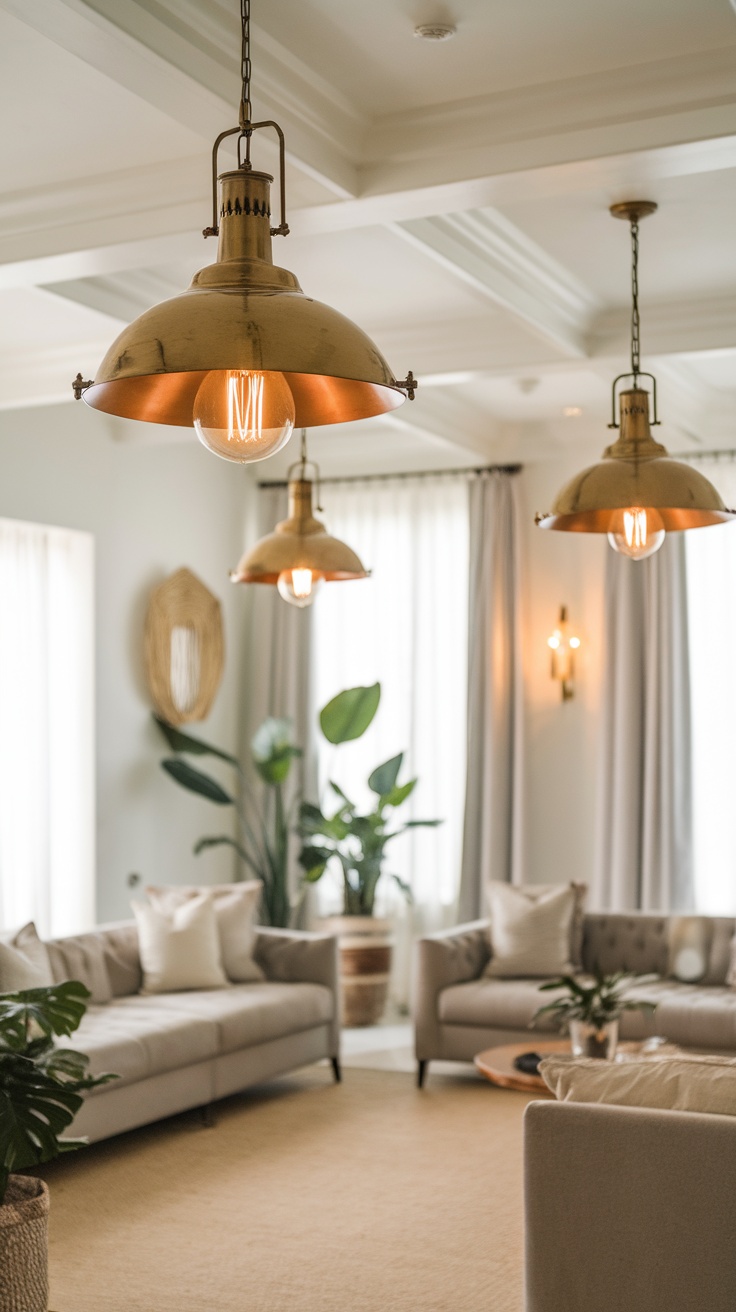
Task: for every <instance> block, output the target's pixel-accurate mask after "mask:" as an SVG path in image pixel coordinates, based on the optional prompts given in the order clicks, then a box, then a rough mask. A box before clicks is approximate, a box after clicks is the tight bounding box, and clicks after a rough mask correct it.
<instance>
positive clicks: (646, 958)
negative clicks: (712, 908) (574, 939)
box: [583, 911, 736, 984]
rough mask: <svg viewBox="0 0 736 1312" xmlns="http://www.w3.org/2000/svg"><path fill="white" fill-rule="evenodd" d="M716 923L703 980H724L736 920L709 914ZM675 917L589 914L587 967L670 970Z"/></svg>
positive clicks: (585, 943)
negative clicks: (670, 941) (670, 940)
mask: <svg viewBox="0 0 736 1312" xmlns="http://www.w3.org/2000/svg"><path fill="white" fill-rule="evenodd" d="M708 919H711V920H712V924H713V939H712V944H711V950H710V964H709V968H708V973H707V975H706V978H705V980H704V981H703V983H706V984H724V983H725V981H726V975H727V973H728V963H729V951H730V944H731V939H732V937H733V934H734V931H736V920H732V919H728V918H726V917H715V916H714V917H708ZM671 920H672V917H670V916H666V915H657V914H656V913H654V914H652V913H649V912H643V911H626V912H622V913H620V914H619V913H614V912H594V913H592V914H588V915H586V917H585V923H584V928H583V966H584V968H585V969H586V970H590V971H593V970H596V969H599V970H602V971H603V972H604V973H605V974H609V973H613V972H614V971H617V970H627V971H631V972H632V973H634V974H636V975H648V974H656V975H662V976H666V975H667V973H668V956H669V926H670V921H671Z"/></svg>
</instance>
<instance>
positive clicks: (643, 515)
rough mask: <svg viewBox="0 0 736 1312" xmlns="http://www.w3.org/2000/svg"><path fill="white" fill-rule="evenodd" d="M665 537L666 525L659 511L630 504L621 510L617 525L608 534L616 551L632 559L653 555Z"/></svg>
mask: <svg viewBox="0 0 736 1312" xmlns="http://www.w3.org/2000/svg"><path fill="white" fill-rule="evenodd" d="M664 538H665V531H664V526H663V524H662V519H661V517H660V516H659V515H658V514H657V511H656V510H644V509H643V508H642V507H641V506H629V507H628V509H626V510H621V511H619V514H618V516H617V522H616V525H615V527H614V529H613V530H612V531H611V532H610V533H609V534H608V541H609V542H610V544H611V546H612V547H613V549H614V551H618V552H620V553H621V555H622V556H628V557H629V558H630V559H631V560H646V558H647V556H653V555H654V553H655V551H659V548H660V547H661V545H662V543H663V542H664Z"/></svg>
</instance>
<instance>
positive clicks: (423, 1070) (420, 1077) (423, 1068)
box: [417, 1061, 429, 1089]
mask: <svg viewBox="0 0 736 1312" xmlns="http://www.w3.org/2000/svg"><path fill="white" fill-rule="evenodd" d="M428 1066H429V1062H428V1061H418V1062H417V1088H418V1089H423V1088H424V1077H425V1075H426V1074H427V1068H428Z"/></svg>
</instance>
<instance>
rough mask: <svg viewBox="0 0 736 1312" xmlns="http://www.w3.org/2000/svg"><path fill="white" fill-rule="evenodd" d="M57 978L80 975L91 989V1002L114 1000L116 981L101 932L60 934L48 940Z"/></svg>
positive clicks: (102, 1004)
mask: <svg viewBox="0 0 736 1312" xmlns="http://www.w3.org/2000/svg"><path fill="white" fill-rule="evenodd" d="M47 948H48V954H49V961H50V962H51V969H52V971H53V974H54V982H55V983H56V984H62V983H63V982H64V981H65V980H67V979H77V980H79V982H80V984H84V987H85V988H86V989H89V991H90V994H91V997H90V1002H91V1003H94V1004H95V1005H96V1006H104V1004H105V1003H107V1002H112V985H111V984H110V976H109V974H108V971H107V958H106V955H105V947H104V942H103V940H102V938H101V937H100V936H99V935H98V934H94V933H90V934H79V935H77V936H76V937H75V938H60V939H57V940H56V941H55V942H51V943H49V944H47Z"/></svg>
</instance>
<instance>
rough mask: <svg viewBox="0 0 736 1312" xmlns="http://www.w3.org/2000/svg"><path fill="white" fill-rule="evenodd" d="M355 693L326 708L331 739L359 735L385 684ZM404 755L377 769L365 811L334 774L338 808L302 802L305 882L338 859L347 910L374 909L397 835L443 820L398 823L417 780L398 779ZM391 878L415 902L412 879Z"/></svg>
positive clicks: (323, 721)
mask: <svg viewBox="0 0 736 1312" xmlns="http://www.w3.org/2000/svg"><path fill="white" fill-rule="evenodd" d="M350 694H351V698H350V699H348V700H346V698H347V694H346V693H342V694H340V696H338V697H336V698H333V700H332V701H331V702H328V703H327V705H326V706H325V707H323V709H322V712H321V714H320V727H321V729H322V732H323V734H324V736H325V738H326V739H327V741H328V742H330V743H333V744H336V745H337V744H339V743H343V742H348V741H349V740H350V739H352V738H358V737H360V735H361V734H362V733H364V732H365V730H366V729H367V728H368V725H369V724H370V723H371V721H372V719H373V717H374V715H375V713H376V711H377V710H378V704H379V701H380V696H381V688H380V684H375V685H374V686H373V687H372V688H363V689H351V690H350ZM355 694H363V696H362V697H357V696H356V695H355ZM366 694H369V696H367V695H366ZM403 760H404V754H403V752H400V753H399V755H398V756H392V757H391V759H390V760H388V761H384V763H383V765H379V766H378V767H377V768H376V769H375V770H374V771H373V773H372V774H371V776H370V778H369V779H368V787H369V788H370V789H371V792H373V793H374V794H375V796H376V799H377V800H376V803H375V806H374V807H373V808H372V809H371V810H370V811H368V812H366V813H361V812H360V811H359V810H358V808H357V807H356V805H355V804H354V803H353V802H351V800H350V798H349V797H347V796H346V794H345V793H344V792H343V790H342V788H341V787H340V785H339V784H337V783H335V782H333V781H332V780H331V781H330V783H329V788H330V791H331V792H332V793H333V794H334V795H335V798H336V799H337V807H336V809H334V810H332V811H331V813H330V814H325V812H324V811H323V809H322V807H320V806H316V805H314V804H313V803H311V802H302V804H301V806H300V808H299V821H298V832H299V835H300V837H301V838H302V849H301V852H300V854H299V863H300V865H301V866H302V869H303V871H304V875H303V880H304V882H305V884H316V883H317V881H318V880H320V879H321V878H322V876H323V874H324V873H325V871H326V870H327V868H328V866H329V865H330V863H332V864H333V866H334V865H335V864H336V865H337V866H338V868H339V870H340V871H341V874H342V886H343V910H344V914H345V915H346V916H372V915H373V912H374V905H375V899H376V890H377V887H378V883H379V881H380V879H381V876H382V875H383V873H384V863H385V861H386V849H387V847H388V844H389V843H390V842H392V841H393V839H394V838H398V836H399V834H403V833H405V832H406V831H407V830H408V829H416V828H420V827H427V826H429V827H435V826H436V825H439V824H441V823H442V821H441V820H406V821H405V822H404V823H403V824H397V823H396V821H395V818H394V816H393V812H394V811H395V810H396V809H397V808H398V807H400V806H402V805H403V803H404V802H406V801H407V800H408V798H409V797H411V794H412V793H413V792H414V789H415V788H416V786H417V782H418V780H417V779H409V780H407V782H406V783H404V784H400V783H399V773H400V771H401V766H402V764H403ZM391 878H392V879H393V880H394V881H395V882H396V884H397V885H398V887H399V888H400V890H401V892H402V893H403V894H404V897H405V898H406V899H407V901H409V902H411V889H410V888H409V886H408V884H407V883H406V882H405V881H404V880H403V879H401V878H400V877H399V876H398V875H397V874H391Z"/></svg>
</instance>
